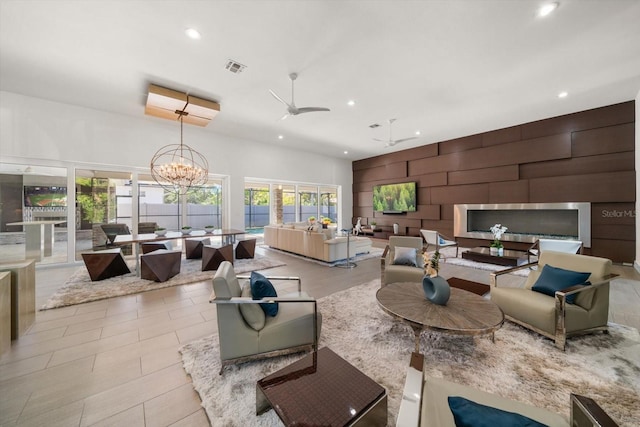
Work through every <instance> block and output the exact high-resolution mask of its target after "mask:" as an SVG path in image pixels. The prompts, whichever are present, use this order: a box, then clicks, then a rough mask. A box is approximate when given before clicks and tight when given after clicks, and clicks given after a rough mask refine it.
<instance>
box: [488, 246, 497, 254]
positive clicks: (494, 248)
mask: <svg viewBox="0 0 640 427" xmlns="http://www.w3.org/2000/svg"><path fill="white" fill-rule="evenodd" d="M489 253H490V254H491V255H498V248H496V247H495V246H491V247H490V248H489Z"/></svg>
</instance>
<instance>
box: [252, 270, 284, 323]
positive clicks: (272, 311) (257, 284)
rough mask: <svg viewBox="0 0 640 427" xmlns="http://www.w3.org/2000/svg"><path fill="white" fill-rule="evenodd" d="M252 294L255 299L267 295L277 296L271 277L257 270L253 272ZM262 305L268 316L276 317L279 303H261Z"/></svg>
mask: <svg viewBox="0 0 640 427" xmlns="http://www.w3.org/2000/svg"><path fill="white" fill-rule="evenodd" d="M249 282H250V283H251V295H252V297H253V299H262V298H266V297H277V296H278V294H277V293H276V289H275V288H274V287H273V285H272V284H271V282H270V281H269V279H267V278H266V277H264V276H263V275H262V274H260V273H256V272H255V271H252V272H251V279H250V281H249ZM259 305H260V307H262V309H263V310H264V313H265V314H266V315H267V316H271V317H274V316H275V315H276V314H278V303H277V302H276V303H261V304H259Z"/></svg>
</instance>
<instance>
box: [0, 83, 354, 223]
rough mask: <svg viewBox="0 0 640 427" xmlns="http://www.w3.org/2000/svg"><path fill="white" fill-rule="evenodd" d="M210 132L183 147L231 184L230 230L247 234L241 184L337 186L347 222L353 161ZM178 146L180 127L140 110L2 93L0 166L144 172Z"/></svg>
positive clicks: (196, 132) (191, 130)
mask: <svg viewBox="0 0 640 427" xmlns="http://www.w3.org/2000/svg"><path fill="white" fill-rule="evenodd" d="M87 96H91V95H90V94H87ZM223 108H224V107H223ZM221 114H222V113H221ZM209 128H212V129H209ZM212 130H215V119H214V120H213V122H212V123H210V124H209V126H208V128H204V129H203V128H199V127H197V126H190V125H185V126H184V143H185V144H187V145H189V146H191V147H192V148H194V149H195V150H197V151H200V152H201V153H202V154H204V156H205V157H206V158H207V161H208V162H209V172H210V173H212V174H220V175H227V176H229V186H230V194H231V200H230V205H229V214H230V224H229V226H230V227H232V228H240V229H244V197H243V194H244V179H245V177H253V178H262V179H270V180H282V181H297V182H306V183H313V184H329V185H339V186H342V200H341V204H340V206H341V211H340V214H341V220H342V222H343V223H344V224H345V225H346V224H349V223H350V222H351V216H352V212H353V200H352V198H353V192H352V181H353V176H352V170H351V161H349V160H346V159H339V158H335V157H330V156H323V155H319V154H314V153H308V152H303V151H292V150H290V149H284V148H282V147H278V146H276V145H265V144H261V143H256V142H252V141H248V140H243V139H237V138H232V137H229V136H224V135H218V134H216V133H214V132H212ZM179 142H180V126H179V124H178V123H177V122H171V121H168V120H162V119H158V118H154V117H150V116H145V115H144V106H143V105H140V117H139V118H137V117H130V116H124V115H119V114H113V113H107V112H103V111H98V110H93V109H88V108H83V107H76V106H72V105H67V104H61V103H56V102H51V101H46V100H42V99H38V98H32V97H27V96H23V95H19V94H15V93H11V92H0V155H1V158H2V159H7V157H8V156H11V157H14V158H24V159H34V160H35V159H45V160H46V159H48V160H58V161H65V162H81V163H93V164H97V165H116V166H120V167H131V168H146V169H147V170H148V167H149V162H150V160H151V157H152V156H153V154H154V153H155V152H156V151H157V150H158V149H159V148H160V147H162V146H163V145H167V144H177V143H179Z"/></svg>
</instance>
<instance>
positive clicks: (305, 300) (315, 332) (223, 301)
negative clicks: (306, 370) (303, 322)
mask: <svg viewBox="0 0 640 427" xmlns="http://www.w3.org/2000/svg"><path fill="white" fill-rule="evenodd" d="M209 302H210V303H212V304H238V305H239V304H265V303H266V304H273V303H276V302H277V303H284V304H286V303H298V304H299V303H313V351H318V302H317V301H316V299H315V298H311V297H295V298H294V297H275V298H272V297H267V298H262V299H253V298H251V297H232V298H213V299H210V300H209Z"/></svg>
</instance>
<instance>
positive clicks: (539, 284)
mask: <svg viewBox="0 0 640 427" xmlns="http://www.w3.org/2000/svg"><path fill="white" fill-rule="evenodd" d="M589 276H591V273H580V272H578V271H572V270H565V269H564V268H559V267H554V266H552V265H549V264H546V265H545V266H544V267H542V273H540V276H539V277H538V280H536V283H534V284H533V287H532V288H531V290H532V291H536V292H540V293H543V294H546V295H550V296H552V297H553V296H555V294H556V291H561V290H562V289H566V288H568V287H571V286H573V285H580V284H582V283H584V282H586V280H587V279H588V278H589ZM577 297H578V296H577V295H575V294H574V295H569V296H568V297H567V300H566V301H567V303H569V304H575V302H576V298H577Z"/></svg>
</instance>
